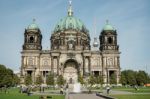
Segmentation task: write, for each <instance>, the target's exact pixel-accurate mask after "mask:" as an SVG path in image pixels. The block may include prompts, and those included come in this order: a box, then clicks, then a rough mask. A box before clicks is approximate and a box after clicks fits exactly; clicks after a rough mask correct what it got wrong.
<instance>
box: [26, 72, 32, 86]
mask: <svg viewBox="0 0 150 99" xmlns="http://www.w3.org/2000/svg"><path fill="white" fill-rule="evenodd" d="M25 84H26V85H31V84H32V77H31V75H29V74H27V75H26V76H25Z"/></svg>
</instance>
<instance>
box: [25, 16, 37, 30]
mask: <svg viewBox="0 0 150 99" xmlns="http://www.w3.org/2000/svg"><path fill="white" fill-rule="evenodd" d="M27 29H29V30H36V29H39V27H38V25H37V24H36V23H35V19H33V22H32V23H31V24H30V25H29V26H28V27H27Z"/></svg>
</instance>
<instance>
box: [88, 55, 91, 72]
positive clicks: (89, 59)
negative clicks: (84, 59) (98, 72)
mask: <svg viewBox="0 0 150 99" xmlns="http://www.w3.org/2000/svg"><path fill="white" fill-rule="evenodd" d="M88 61H89V64H88V65H89V67H88V69H89V70H88V71H89V74H91V58H90V57H88Z"/></svg>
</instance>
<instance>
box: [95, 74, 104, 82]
mask: <svg viewBox="0 0 150 99" xmlns="http://www.w3.org/2000/svg"><path fill="white" fill-rule="evenodd" d="M95 83H96V84H103V77H102V75H99V76H97V77H95Z"/></svg>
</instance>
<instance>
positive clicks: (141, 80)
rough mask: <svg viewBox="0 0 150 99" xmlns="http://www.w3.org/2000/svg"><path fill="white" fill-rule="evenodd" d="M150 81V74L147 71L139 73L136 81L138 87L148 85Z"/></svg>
mask: <svg viewBox="0 0 150 99" xmlns="http://www.w3.org/2000/svg"><path fill="white" fill-rule="evenodd" d="M148 79H149V77H148V74H147V73H146V72H145V71H138V72H137V76H136V80H137V84H138V85H140V86H141V85H144V84H146V83H148Z"/></svg>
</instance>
